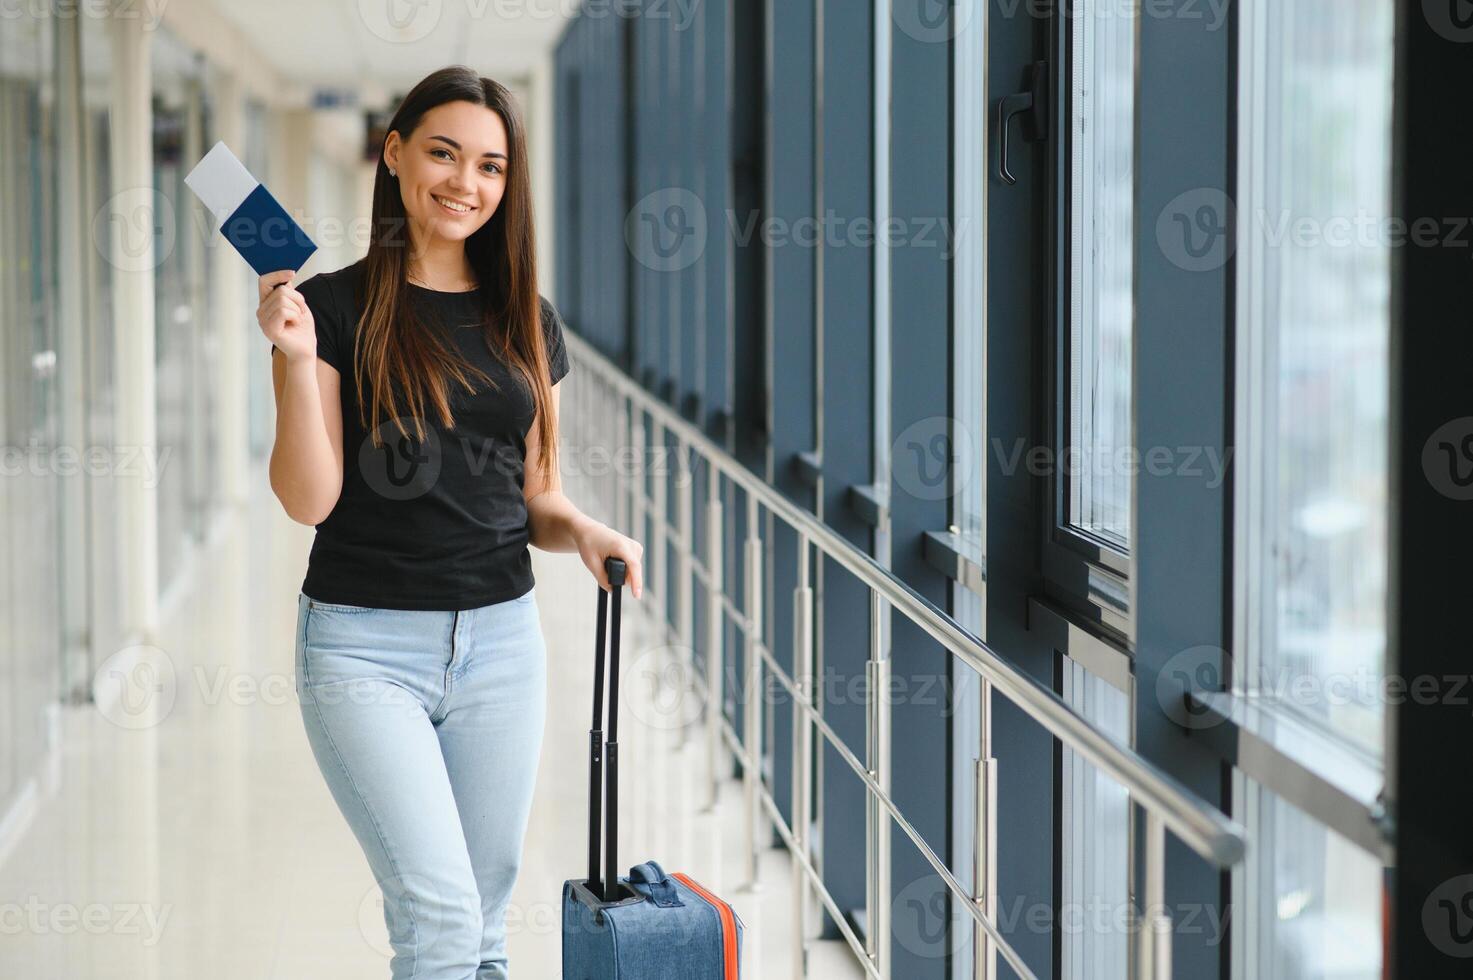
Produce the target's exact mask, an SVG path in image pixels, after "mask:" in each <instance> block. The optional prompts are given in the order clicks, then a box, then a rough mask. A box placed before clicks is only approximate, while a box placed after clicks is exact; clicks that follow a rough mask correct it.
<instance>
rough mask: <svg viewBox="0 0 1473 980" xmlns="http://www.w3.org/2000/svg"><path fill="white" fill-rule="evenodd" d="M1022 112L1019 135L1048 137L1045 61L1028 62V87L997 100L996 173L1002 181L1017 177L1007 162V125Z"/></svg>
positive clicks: (1035, 138)
mask: <svg viewBox="0 0 1473 980" xmlns="http://www.w3.org/2000/svg"><path fill="white" fill-rule="evenodd" d="M1017 115H1022V116H1023V124H1022V136H1023V139H1024V140H1026V141H1027V142H1029V143H1036V142H1038V141H1039V140H1044V139H1047V138H1048V62H1046V61H1035V62H1034V63H1033V64H1031V65H1029V66H1028V87H1027V88H1026V89H1025V90H1024V91H1022V92H1014V93H1013V94H1012V95H1009V96H1005V97H1004V98H1003V99H1002V100H1001V101H999V102H998V104H997V148H998V149H997V175H998V176H999V177H1001V178H1002V181H1003V183H1005V184H1016V183H1017V182H1018V178H1017V177H1014V176H1013V171H1012V169H1011V168H1009V166H1008V129H1010V128H1011V123H1012V121H1013V117H1014V116H1017Z"/></svg>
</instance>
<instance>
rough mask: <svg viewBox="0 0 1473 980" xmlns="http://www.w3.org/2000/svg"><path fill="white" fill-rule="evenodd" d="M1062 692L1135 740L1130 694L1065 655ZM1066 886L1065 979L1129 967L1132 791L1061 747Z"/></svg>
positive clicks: (1121, 972) (1062, 923) (1062, 917)
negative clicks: (1131, 718) (1132, 728)
mask: <svg viewBox="0 0 1473 980" xmlns="http://www.w3.org/2000/svg"><path fill="white" fill-rule="evenodd" d="M1063 681H1064V685H1063V691H1062V692H1061V694H1062V696H1063V698H1064V700H1065V701H1066V702H1068V704H1069V705H1070V707H1072V708H1074V709H1075V710H1076V711H1078V712H1080V713H1081V714H1083V715H1084V716H1085V717H1086V718H1088V719H1089V720H1090V721H1092V722H1094V723H1095V724H1096V725H1098V726H1099V727H1100V728H1102V729H1104V730H1105V731H1106V732H1108V733H1109V734H1111V735H1113V736H1115V737H1116V738H1118V739H1119V740H1120V741H1122V742H1126V743H1129V742H1130V740H1131V739H1130V698H1129V697H1128V696H1127V695H1126V694H1125V692H1124V691H1121V690H1119V689H1117V688H1115V687H1112V686H1111V685H1110V684H1108V683H1106V682H1105V681H1103V680H1101V679H1099V678H1098V677H1095V676H1094V675H1092V674H1090V673H1089V672H1088V671H1086V670H1085V669H1084V668H1083V667H1081V666H1080V665H1079V664H1077V663H1075V662H1074V661H1072V660H1069V659H1068V658H1065V659H1064V672H1063ZM1061 782H1062V786H1063V793H1062V801H1063V828H1064V831H1063V840H1062V842H1061V849H1060V856H1061V858H1062V867H1063V869H1064V873H1063V881H1062V884H1063V889H1062V894H1061V896H1060V910H1061V911H1060V914H1059V934H1060V935H1059V948H1060V950H1061V973H1060V975H1061V976H1062V977H1063V978H1064V980H1089V978H1093V977H1123V976H1127V975H1128V974H1129V971H1130V932H1129V928H1128V924H1129V921H1130V920H1129V919H1128V918H1127V915H1128V913H1129V910H1130V794H1129V793H1128V792H1127V791H1126V789H1125V787H1124V786H1122V785H1120V784H1119V783H1117V782H1116V781H1115V780H1114V779H1113V778H1112V777H1110V776H1107V775H1105V774H1104V773H1103V772H1101V771H1100V770H1098V769H1096V768H1095V767H1094V766H1092V765H1090V764H1089V763H1088V762H1086V761H1084V760H1083V759H1081V758H1080V757H1079V756H1078V755H1076V754H1075V753H1074V752H1071V751H1070V750H1069V749H1068V748H1065V749H1064V750H1063V773H1062V778H1061Z"/></svg>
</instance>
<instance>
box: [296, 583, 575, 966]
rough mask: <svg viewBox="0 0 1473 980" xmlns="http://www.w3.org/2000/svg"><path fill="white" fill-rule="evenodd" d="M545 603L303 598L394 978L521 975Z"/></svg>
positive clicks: (316, 680) (328, 773)
mask: <svg viewBox="0 0 1473 980" xmlns="http://www.w3.org/2000/svg"><path fill="white" fill-rule="evenodd" d="M546 652H547V651H546V646H545V644H544V642H543V636H542V626H541V623H540V622H539V620H538V616H537V602H536V600H535V598H534V597H533V594H532V592H531V591H528V592H527V594H526V595H524V596H522V597H521V598H518V599H511V600H508V601H506V602H498V603H494V604H492V605H489V606H482V607H480V608H478V609H468V610H462V611H459V612H451V611H444V612H442V611H438V610H402V609H378V608H370V607H365V606H345V605H339V604H335V603H322V602H317V601H316V600H313V599H309V598H308V597H307V596H306V595H302V594H299V595H298V599H297V643H296V659H297V662H296V674H297V676H296V687H297V697H298V701H299V703H300V705H301V709H302V720H303V722H304V723H305V725H306V729H307V738H308V741H309V742H310V743H311V745H312V753H313V755H314V756H315V757H316V759H317V765H318V767H319V768H320V769H321V770H322V774H323V776H324V778H325V779H326V780H327V785H328V788H329V789H330V790H331V792H332V795H333V799H334V800H336V801H337V805H338V807H339V809H341V810H342V813H343V816H344V817H346V818H347V821H348V825H349V827H351V828H352V830H353V833H354V835H355V836H356V837H357V838H358V842H359V844H360V845H362V847H363V851H364V854H365V855H366V856H367V858H368V863H369V866H370V867H371V868H372V870H373V875H374V878H375V879H376V880H377V881H378V884H379V888H380V890H381V891H382V892H383V899H384V921H385V923H386V924H387V926H388V930H389V942H390V944H391V945H392V946H393V949H394V955H393V958H392V960H391V962H390V967H391V973H392V976H393V977H394V980H411V978H413V980H505V978H506V977H507V975H508V973H507V957H506V925H505V922H506V906H507V902H508V901H509V899H510V897H511V890H512V885H513V883H514V882H515V880H516V877H517V871H518V868H519V867H520V864H521V854H522V839H523V836H524V834H525V831H526V827H527V815H528V811H529V810H530V808H531V803H532V789H533V786H534V784H535V782H536V778H537V763H538V756H539V754H540V752H541V749H542V727H543V721H544V717H545V711H546V690H547V664H546Z"/></svg>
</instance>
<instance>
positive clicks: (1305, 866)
mask: <svg viewBox="0 0 1473 980" xmlns="http://www.w3.org/2000/svg"><path fill="white" fill-rule="evenodd" d="M1233 783H1234V796H1235V803H1234V812H1235V813H1238V814H1240V815H1241V816H1242V818H1243V822H1244V823H1245V824H1246V825H1247V829H1248V835H1249V838H1250V839H1251V840H1253V841H1255V842H1256V846H1255V847H1253V848H1252V849H1250V851H1249V853H1248V859H1247V861H1246V862H1244V864H1242V865H1239V866H1238V868H1236V869H1235V870H1234V871H1233V894H1234V896H1235V907H1236V908H1239V909H1245V910H1247V911H1248V914H1249V915H1250V916H1251V919H1250V921H1249V922H1248V923H1247V924H1246V925H1247V928H1243V929H1234V930H1232V933H1233V958H1232V959H1233V976H1234V978H1235V980H1257V978H1259V977H1273V978H1274V980H1380V978H1381V958H1382V951H1381V892H1382V877H1383V870H1382V868H1381V864H1380V862H1379V861H1377V860H1376V859H1374V858H1372V857H1371V856H1370V855H1368V854H1367V853H1366V852H1364V851H1362V850H1360V848H1358V847H1356V846H1355V845H1354V844H1352V843H1350V842H1349V841H1348V840H1346V839H1345V838H1343V837H1341V836H1339V835H1338V834H1335V833H1333V832H1331V831H1329V830H1327V829H1326V828H1325V827H1324V825H1323V824H1320V823H1317V822H1315V821H1314V820H1313V819H1311V818H1310V817H1309V816H1307V815H1306V814H1305V813H1304V812H1303V811H1301V810H1299V809H1297V808H1296V807H1294V806H1292V805H1290V804H1288V803H1286V802H1285V801H1284V800H1282V799H1280V798H1279V797H1277V796H1275V795H1274V794H1273V793H1271V792H1270V791H1269V790H1267V789H1264V788H1263V787H1262V786H1259V785H1258V784H1257V783H1254V782H1253V781H1252V780H1249V779H1247V778H1245V777H1244V776H1243V775H1242V774H1240V773H1235V774H1234V776H1233Z"/></svg>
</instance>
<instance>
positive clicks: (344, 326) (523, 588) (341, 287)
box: [272, 260, 569, 610]
mask: <svg viewBox="0 0 1473 980" xmlns="http://www.w3.org/2000/svg"><path fill="white" fill-rule="evenodd" d="M365 265H366V263H365V262H364V261H362V260H360V261H358V262H356V263H354V264H353V265H350V266H346V267H344V268H342V269H339V270H337V271H336V272H324V273H319V274H317V275H315V276H313V277H312V278H311V279H308V280H307V281H306V282H303V283H301V284H300V285H298V286H297V287H296V288H297V290H298V291H299V292H300V293H301V294H302V296H303V297H304V298H305V299H306V301H307V306H308V308H309V309H311V311H312V318H313V320H314V321H315V323H316V329H317V356H318V357H319V358H321V359H322V360H324V361H326V362H327V363H328V364H330V365H332V366H333V367H334V368H336V369H337V371H338V375H339V377H340V378H341V379H342V383H341V392H342V399H341V400H342V411H343V489H342V495H341V496H340V497H339V498H338V502H337V505H336V506H335V507H333V510H332V513H331V514H329V515H328V516H327V519H326V520H324V521H323V522H322V523H321V524H319V525H317V537H316V539H315V540H314V541H313V543H312V553H311V555H310V557H309V558H308V561H307V576H306V579H305V580H304V581H303V582H302V592H303V593H305V594H306V595H307V596H308V597H309V598H312V599H316V600H318V601H319V602H335V603H343V604H347V605H355V606H374V607H380V608H385V609H440V610H457V609H474V608H476V607H478V606H485V605H489V604H491V603H494V602H502V601H505V600H507V599H515V598H517V597H519V596H522V595H525V594H526V593H527V591H528V590H530V589H531V588H532V586H533V578H532V561H531V555H530V554H528V551H527V541H528V527H527V506H526V501H525V499H524V498H523V496H522V478H523V472H524V465H525V461H526V455H527V443H526V435H527V432H528V431H529V430H530V429H531V427H532V422H533V419H534V413H535V411H536V406H535V403H534V402H533V399H532V391H531V389H530V388H529V387H528V386H527V383H526V381H525V380H524V379H523V377H522V375H521V372H520V371H517V370H516V369H514V368H511V367H510V366H509V365H507V364H506V363H504V362H503V361H501V360H500V358H499V357H497V355H495V354H494V353H493V352H492V351H491V350H490V349H489V348H488V346H487V344H486V342H485V340H484V339H483V335H482V331H481V330H480V329H478V327H479V324H480V305H479V304H480V296H479V293H477V292H476V291H475V290H471V291H469V292H460V293H449V292H440V291H438V290H431V289H426V288H425V287H423V286H419V285H415V284H413V283H410V284H409V287H408V288H409V294H410V301H411V302H414V303H416V304H418V305H417V306H416V311H417V312H418V313H419V314H420V315H421V316H422V317H423V318H424V319H425V320H426V321H428V322H429V323H430V324H431V329H438V330H442V331H445V332H448V333H450V334H452V335H453V339H454V342H455V347H456V349H458V350H459V351H460V354H461V356H462V357H464V358H465V359H466V360H467V361H469V362H470V363H471V364H473V365H475V366H476V367H477V368H480V369H481V370H482V371H484V372H486V373H487V374H488V375H489V376H490V377H491V378H493V379H495V382H496V387H495V388H492V387H491V386H489V385H487V384H486V383H485V382H484V381H480V380H479V379H478V378H477V377H475V376H474V375H471V376H470V380H471V382H472V384H475V385H476V386H477V389H476V391H475V393H474V394H471V393H469V392H467V391H466V390H465V389H464V388H463V387H462V386H461V385H460V384H459V383H458V382H456V381H454V380H453V379H452V380H451V381H450V383H449V386H448V387H449V397H450V408H451V414H452V416H453V417H454V419H455V428H453V429H450V430H446V429H444V428H443V427H442V426H441V425H440V422H439V418H438V417H437V415H436V413H435V412H433V411H432V410H431V411H429V416H430V417H429V418H427V419H425V420H424V430H425V439H424V440H423V442H420V441H418V440H416V439H415V438H414V424H413V422H412V420H410V419H408V418H406V419H404V428H405V430H406V431H407V432H408V433H409V437H408V438H407V439H406V438H404V437H403V436H401V435H400V433H399V430H398V428H397V427H396V426H395V425H394V422H393V421H392V419H383V421H381V423H380V427H379V431H380V435H381V437H382V445H380V446H379V447H377V448H375V447H374V446H373V444H372V440H370V439H369V435H368V431H367V430H366V429H365V428H364V427H363V424H362V422H361V421H360V418H359V411H358V392H357V389H356V386H355V384H354V378H353V357H352V352H353V339H354V335H355V333H356V330H357V326H358V320H359V318H360V316H361V314H362V306H361V305H359V300H360V298H361V297H362V296H363V292H362V291H361V290H360V289H359V286H360V285H361V281H362V278H363V275H364V270H365ZM541 306H542V329H543V332H544V334H545V336H546V339H547V351H548V360H549V368H550V374H549V384H557V383H558V382H559V381H560V380H562V378H563V376H564V375H565V374H567V373H568V370H569V364H568V354H567V349H566V347H565V346H564V344H563V323H562V319H561V318H560V317H559V316H558V313H557V311H556V310H555V309H554V308H553V306H552V304H551V303H549V302H548V301H547V300H546V299H545V298H541ZM272 350H273V356H274V351H275V345H272ZM401 405H402V402H401Z"/></svg>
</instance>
